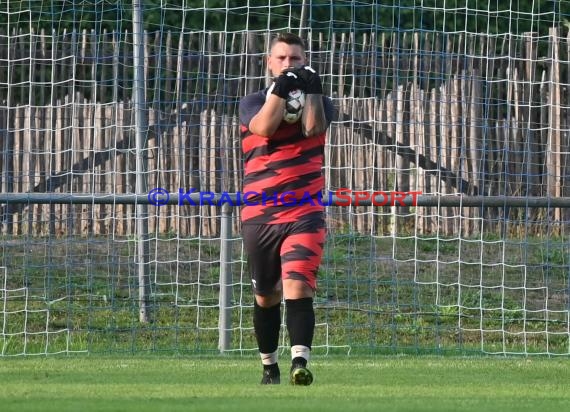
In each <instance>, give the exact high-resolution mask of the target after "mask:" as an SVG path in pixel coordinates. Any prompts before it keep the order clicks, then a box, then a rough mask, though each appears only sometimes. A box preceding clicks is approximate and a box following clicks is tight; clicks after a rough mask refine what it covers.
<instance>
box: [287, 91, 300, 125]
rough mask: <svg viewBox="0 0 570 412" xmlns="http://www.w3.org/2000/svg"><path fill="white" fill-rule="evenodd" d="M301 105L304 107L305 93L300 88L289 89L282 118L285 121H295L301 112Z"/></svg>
mask: <svg viewBox="0 0 570 412" xmlns="http://www.w3.org/2000/svg"><path fill="white" fill-rule="evenodd" d="M303 107H305V93H304V92H303V91H302V90H300V89H294V90H291V91H290V92H289V95H288V96H287V100H286V102H285V113H284V114H283V120H285V121H286V122H287V123H295V122H297V121H298V120H299V119H300V118H301V115H302V114H303Z"/></svg>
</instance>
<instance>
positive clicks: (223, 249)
mask: <svg viewBox="0 0 570 412" xmlns="http://www.w3.org/2000/svg"><path fill="white" fill-rule="evenodd" d="M232 213H233V208H232V205H231V204H229V203H227V202H225V203H224V204H223V205H222V218H221V228H220V296H219V305H220V313H219V318H218V329H219V341H218V347H219V350H220V352H221V353H224V352H226V351H227V350H229V349H230V342H231V337H232V331H231V326H232V307H231V304H232V302H231V301H232V267H231V260H232Z"/></svg>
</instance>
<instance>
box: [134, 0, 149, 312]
mask: <svg viewBox="0 0 570 412" xmlns="http://www.w3.org/2000/svg"><path fill="white" fill-rule="evenodd" d="M133 66H134V76H133V103H134V111H135V140H136V152H135V153H136V183H135V192H136V193H137V195H144V194H146V193H148V182H147V179H148V175H147V158H146V143H147V133H148V112H147V110H146V104H145V93H144V92H145V90H144V88H145V82H144V33H143V16H142V4H141V0H133ZM135 218H136V234H137V236H136V238H137V240H136V242H137V259H136V265H137V273H138V281H139V287H138V289H139V321H140V322H141V323H147V322H148V315H149V314H148V298H149V290H150V285H149V280H148V273H149V250H148V204H143V203H137V205H136V213H135Z"/></svg>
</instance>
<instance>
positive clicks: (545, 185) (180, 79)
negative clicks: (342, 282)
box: [0, 29, 570, 236]
mask: <svg viewBox="0 0 570 412" xmlns="http://www.w3.org/2000/svg"><path fill="white" fill-rule="evenodd" d="M309 34H310V36H312V37H310V38H309V41H308V43H309V45H310V50H311V54H310V56H311V65H312V66H313V67H315V68H316V69H317V70H318V71H319V72H320V73H321V74H322V77H323V81H324V84H325V90H326V92H327V94H329V95H330V96H331V97H332V98H333V100H334V103H335V105H336V107H337V109H338V119H337V120H336V121H335V122H334V123H333V125H332V126H331V129H330V133H329V136H328V145H327V150H326V158H327V166H326V168H325V174H326V177H327V182H328V187H330V189H331V190H334V189H337V188H343V187H344V188H351V189H354V190H394V189H397V190H403V191H407V190H417V191H421V192H423V193H425V194H443V195H447V194H454V193H466V194H472V195H475V194H478V195H505V196H555V197H559V196H570V162H569V160H570V159H569V157H570V142H569V140H570V137H569V135H570V91H569V84H570V77H569V76H570V74H569V73H570V70H569V69H570V67H569V66H570V63H569V55H570V39H568V38H561V37H559V35H558V31H556V30H555V29H553V30H552V31H551V33H550V37H549V38H548V39H542V38H538V37H537V36H535V35H533V34H532V33H529V34H527V35H525V36H521V37H517V36H514V35H509V36H503V37H497V36H495V37H491V36H486V35H469V36H465V35H460V34H453V35H451V34H430V33H421V34H420V33H411V34H410V33H393V34H392V33H390V34H378V33H372V34H368V35H362V34H361V35H356V34H340V35H332V36H331V37H325V36H324V35H322V34H315V33H313V34H311V33H309ZM268 41H269V39H268V37H267V36H265V35H258V34H255V33H239V34H236V33H234V34H225V33H187V34H185V35H180V36H175V35H173V34H168V35H167V36H164V39H163V36H161V35H160V34H158V33H157V34H155V35H150V34H149V35H147V42H146V45H145V76H146V79H145V84H146V85H147V90H146V96H147V102H148V116H149V133H148V151H147V153H148V170H149V172H148V180H149V188H153V187H163V188H165V189H168V190H170V191H177V190H178V188H183V189H189V188H195V189H196V190H202V191H212V192H221V191H231V192H233V191H237V190H239V189H240V187H241V177H242V158H241V149H240V136H239V127H238V119H237V104H238V101H239V98H240V96H243V95H244V94H246V93H249V92H252V91H254V90H257V89H259V88H260V87H263V86H264V85H265V84H266V81H267V79H266V74H265V66H264V58H263V56H264V54H265V52H266V50H267V45H268ZM130 44H132V39H131V38H130V35H129V34H128V33H127V34H124V33H123V34H121V33H103V34H100V35H96V34H94V33H87V32H84V33H64V34H62V35H56V34H45V33H40V34H34V33H27V34H26V33H24V34H22V33H19V35H18V36H16V35H15V34H14V33H10V34H5V33H4V34H2V33H0V102H1V105H0V153H1V156H0V170H1V175H0V176H1V178H0V190H1V191H3V192H58V193H59V192H63V193H117V194H123V193H133V192H134V188H135V179H136V174H135V158H134V147H135V140H134V113H133V108H132V104H131V101H130V96H131V87H132V61H131V59H132V53H131V51H130V49H129V47H130V46H129V45H130ZM0 206H1V207H2V209H0V217H1V218H2V221H1V223H2V224H1V225H0V234H2V235H18V234H30V235H42V234H46V233H51V234H55V235H66V234H81V235H88V234H91V235H97V234H102V235H109V234H114V235H118V236H122V235H129V234H131V233H133V231H134V219H133V217H134V207H133V206H130V205H119V204H115V205H69V204H63V205H62V204H52V205H0ZM151 212H152V216H151V217H150V226H151V230H153V231H157V232H161V233H166V232H174V231H176V232H179V233H180V235H182V236H198V235H202V236H215V235H216V234H217V233H218V232H219V219H218V217H219V210H218V209H217V208H216V207H214V206H212V207H202V208H199V207H194V206H183V207H177V206H167V207H160V208H151ZM238 213H239V211H238ZM329 216H330V220H331V226H332V227H334V226H340V227H346V226H347V225H350V226H351V227H352V228H354V229H355V230H358V231H360V232H364V233H366V232H368V233H370V232H372V233H387V232H392V231H403V230H406V231H409V230H416V231H417V232H416V233H418V234H429V233H436V232H437V233H439V234H441V235H453V234H457V233H459V232H460V231H461V232H462V233H463V234H464V235H475V234H477V233H480V232H482V231H489V232H494V231H498V230H505V229H508V230H525V231H527V232H533V231H535V232H540V233H544V231H548V232H549V233H561V232H562V231H564V230H567V229H565V228H566V226H568V221H569V220H570V212H569V211H568V210H567V209H555V210H541V209H528V210H522V209H513V208H487V209H484V210H483V209H478V208H469V209H459V208H450V207H449V208H448V207H445V208H443V207H442V208H437V207H420V208H417V209H415V210H410V209H409V208H402V207H399V208H394V209H390V208H380V209H378V208H376V209H372V208H364V207H359V208H356V209H348V208H330V209H329ZM236 229H237V223H236Z"/></svg>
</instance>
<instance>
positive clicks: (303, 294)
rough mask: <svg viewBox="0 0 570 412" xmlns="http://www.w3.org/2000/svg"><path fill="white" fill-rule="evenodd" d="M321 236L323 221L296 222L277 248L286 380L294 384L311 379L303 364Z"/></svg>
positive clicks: (307, 355)
mask: <svg viewBox="0 0 570 412" xmlns="http://www.w3.org/2000/svg"><path fill="white" fill-rule="evenodd" d="M325 236H326V234H325V228H324V221H322V222H320V221H316V222H314V221H313V222H304V223H301V222H299V224H298V225H297V226H296V227H295V231H294V233H292V234H290V235H289V236H288V237H287V238H286V239H285V241H284V242H283V245H282V248H281V260H282V262H283V265H282V272H283V293H284V296H285V305H286V309H287V314H286V323H287V330H288V332H289V338H290V340H291V358H292V364H291V374H290V379H291V383H293V384H295V385H310V384H311V383H312V381H313V375H312V373H311V372H310V371H309V370H308V369H307V363H308V361H309V359H310V353H311V346H312V344H313V335H314V330H315V312H314V308H313V295H314V291H315V289H316V282H317V271H318V268H319V265H320V263H321V259H322V254H323V246H324V241H325Z"/></svg>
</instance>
